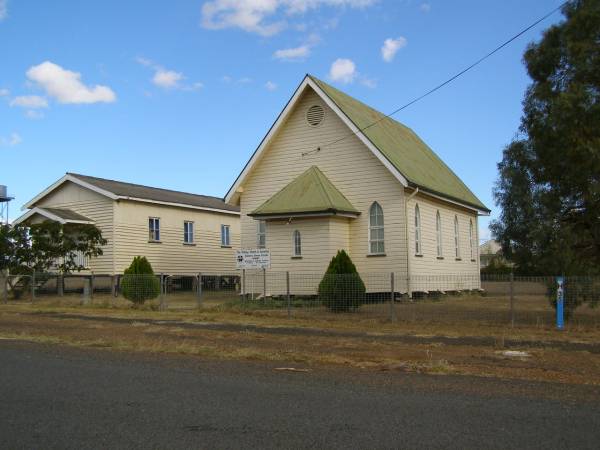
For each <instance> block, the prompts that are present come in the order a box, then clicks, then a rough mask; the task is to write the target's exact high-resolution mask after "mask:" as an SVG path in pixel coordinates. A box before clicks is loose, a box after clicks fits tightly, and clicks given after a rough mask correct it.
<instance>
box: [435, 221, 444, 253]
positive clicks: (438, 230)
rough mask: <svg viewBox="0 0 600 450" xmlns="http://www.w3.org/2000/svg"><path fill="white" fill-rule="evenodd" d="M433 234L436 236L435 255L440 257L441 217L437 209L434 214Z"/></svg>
mask: <svg viewBox="0 0 600 450" xmlns="http://www.w3.org/2000/svg"><path fill="white" fill-rule="evenodd" d="M435 234H436V237H437V255H438V258H442V257H443V256H444V249H443V245H442V217H441V216H440V212H439V211H438V212H437V213H436V215H435Z"/></svg>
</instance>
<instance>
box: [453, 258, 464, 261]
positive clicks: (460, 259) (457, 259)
mask: <svg viewBox="0 0 600 450" xmlns="http://www.w3.org/2000/svg"><path fill="white" fill-rule="evenodd" d="M454 261H462V258H454Z"/></svg>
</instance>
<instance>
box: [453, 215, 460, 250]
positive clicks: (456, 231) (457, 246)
mask: <svg viewBox="0 0 600 450" xmlns="http://www.w3.org/2000/svg"><path fill="white" fill-rule="evenodd" d="M454 256H455V258H456V259H457V260H459V259H460V229H459V226H458V216H454Z"/></svg>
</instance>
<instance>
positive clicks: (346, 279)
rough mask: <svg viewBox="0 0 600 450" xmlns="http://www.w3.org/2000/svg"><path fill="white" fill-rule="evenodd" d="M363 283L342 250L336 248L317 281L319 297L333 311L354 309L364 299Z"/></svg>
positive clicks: (348, 257)
mask: <svg viewBox="0 0 600 450" xmlns="http://www.w3.org/2000/svg"><path fill="white" fill-rule="evenodd" d="M365 291H366V289H365V284H364V283H363V281H362V279H361V278H360V275H359V274H358V271H357V270H356V266H355V265H354V263H353V262H352V260H351V259H350V256H348V254H347V253H346V252H345V251H344V250H338V252H337V254H336V255H335V256H334V257H333V258H332V259H331V262H330V263H329V267H327V271H326V272H325V275H324V276H323V279H322V280H321V282H320V283H319V297H320V299H321V301H322V302H323V304H324V305H325V306H327V308H329V310H330V311H333V312H349V311H356V310H357V309H358V308H359V307H360V305H361V304H362V303H363V302H364V299H365Z"/></svg>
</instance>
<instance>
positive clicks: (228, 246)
mask: <svg viewBox="0 0 600 450" xmlns="http://www.w3.org/2000/svg"><path fill="white" fill-rule="evenodd" d="M221 248H231V245H221Z"/></svg>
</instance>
